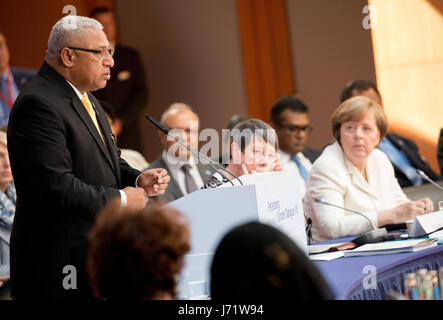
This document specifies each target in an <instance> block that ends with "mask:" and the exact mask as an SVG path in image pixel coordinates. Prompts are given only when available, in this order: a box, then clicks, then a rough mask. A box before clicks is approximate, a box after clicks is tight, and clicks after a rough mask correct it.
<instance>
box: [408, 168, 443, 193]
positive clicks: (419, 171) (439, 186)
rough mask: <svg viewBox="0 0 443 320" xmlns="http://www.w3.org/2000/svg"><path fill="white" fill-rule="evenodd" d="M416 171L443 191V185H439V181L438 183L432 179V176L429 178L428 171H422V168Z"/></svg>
mask: <svg viewBox="0 0 443 320" xmlns="http://www.w3.org/2000/svg"><path fill="white" fill-rule="evenodd" d="M415 172H417V174H418V175H419V176H420V177H422V178H423V179H425V180H426V181H428V182H430V183H432V184H433V185H434V186H436V187H437V188H439V189H440V190H442V191H443V187H442V186H441V185H439V184H438V183H436V182H435V181H432V179H431V178H429V177H428V176H427V175H426V173H424V172H423V171H421V170H420V169H417V170H415Z"/></svg>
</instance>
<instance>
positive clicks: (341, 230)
mask: <svg viewBox="0 0 443 320" xmlns="http://www.w3.org/2000/svg"><path fill="white" fill-rule="evenodd" d="M387 127H388V124H387V119H386V115H385V113H384V111H383V109H382V107H380V105H378V104H377V103H375V102H373V101H371V100H370V99H368V98H366V97H363V96H358V97H353V98H350V99H348V100H346V101H344V102H343V103H342V104H341V105H340V106H339V107H338V108H337V110H335V111H334V113H333V115H332V132H333V135H334V137H335V140H336V142H335V143H334V144H332V145H329V146H328V147H326V148H325V149H324V151H323V153H322V154H321V156H320V157H319V158H318V159H317V160H316V161H315V163H314V165H313V167H312V169H311V171H310V174H309V179H308V185H307V192H306V196H305V199H304V208H305V212H306V214H307V215H308V216H310V217H311V219H312V240H313V242H318V241H323V240H326V239H332V238H338V237H344V236H350V235H357V234H360V233H362V232H365V231H369V230H371V229H372V226H371V224H370V223H369V221H367V220H366V219H365V218H364V217H362V216H360V215H357V214H354V213H352V212H348V211H344V210H342V209H338V208H335V207H332V206H326V205H324V204H320V203H316V202H315V201H314V199H316V198H318V199H321V200H324V201H327V202H329V203H332V204H335V205H338V206H341V207H345V208H349V209H352V210H355V211H358V212H361V213H363V214H365V215H366V217H368V218H369V219H370V220H371V221H372V222H373V224H374V225H376V226H377V227H382V226H384V225H387V224H392V223H400V222H404V221H406V220H411V219H414V217H415V216H417V215H420V214H425V213H429V212H432V211H433V210H434V205H433V204H432V201H431V200H430V199H429V198H423V199H420V200H418V201H410V200H409V199H408V198H407V197H406V195H405V194H404V193H403V191H402V190H401V188H400V185H399V184H398V182H397V180H396V178H395V175H394V169H393V167H392V164H391V162H390V161H389V159H388V158H387V156H386V155H385V154H384V153H383V152H382V151H380V150H378V149H376V147H377V146H378V144H379V143H380V141H381V139H383V137H384V136H385V134H386V131H387Z"/></svg>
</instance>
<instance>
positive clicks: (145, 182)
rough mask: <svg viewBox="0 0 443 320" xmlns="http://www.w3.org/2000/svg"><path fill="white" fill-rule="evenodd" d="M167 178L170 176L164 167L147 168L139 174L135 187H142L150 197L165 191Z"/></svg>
mask: <svg viewBox="0 0 443 320" xmlns="http://www.w3.org/2000/svg"><path fill="white" fill-rule="evenodd" d="M169 180H171V177H169V175H168V171H166V170H165V169H162V168H155V169H149V170H145V171H143V172H142V173H141V174H140V176H139V177H138V180H137V187H140V188H143V189H144V190H145V192H146V193H147V195H148V196H150V197H152V196H158V195H160V194H163V193H165V190H166V188H167V187H168V182H169Z"/></svg>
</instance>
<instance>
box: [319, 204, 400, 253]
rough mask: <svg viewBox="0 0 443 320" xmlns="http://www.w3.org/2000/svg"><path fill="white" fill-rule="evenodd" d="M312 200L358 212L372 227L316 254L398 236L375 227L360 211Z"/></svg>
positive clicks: (353, 247)
mask: <svg viewBox="0 0 443 320" xmlns="http://www.w3.org/2000/svg"><path fill="white" fill-rule="evenodd" d="M314 201H315V202H317V203H320V204H323V205H327V206H333V207H336V208H339V209H342V210H346V211H349V212H352V213H355V214H358V215H359V216H362V217H363V218H365V219H366V220H367V221H368V222H369V224H370V225H371V227H372V229H373V230H371V231H368V232H365V233H363V234H361V235H360V236H358V237H356V238H354V239H352V240H351V241H349V242H346V243H344V244H342V245H339V246H335V247H331V248H329V249H328V250H325V251H322V252H318V253H316V254H319V253H327V252H335V251H343V250H350V249H355V248H357V247H360V246H362V245H364V244H367V243H377V242H382V241H386V240H395V239H397V237H399V235H388V231H387V229H386V228H377V227H376V226H375V224H374V223H373V222H372V221H371V220H370V219H369V218H368V217H366V216H365V215H364V214H363V213H361V212H358V211H354V210H351V209H348V208H344V207H340V206H337V205H335V204H332V203H329V202H326V201H323V200H321V199H318V198H315V199H314Z"/></svg>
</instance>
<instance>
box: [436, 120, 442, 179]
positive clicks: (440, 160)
mask: <svg viewBox="0 0 443 320" xmlns="http://www.w3.org/2000/svg"><path fill="white" fill-rule="evenodd" d="M437 158H438V164H439V166H440V177H441V178H442V179H443V128H441V129H440V138H439V139H438V147H437Z"/></svg>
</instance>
